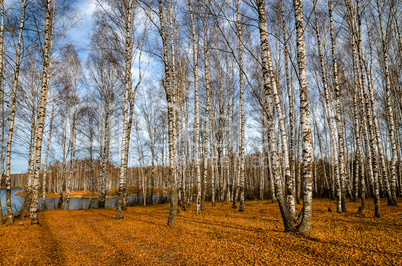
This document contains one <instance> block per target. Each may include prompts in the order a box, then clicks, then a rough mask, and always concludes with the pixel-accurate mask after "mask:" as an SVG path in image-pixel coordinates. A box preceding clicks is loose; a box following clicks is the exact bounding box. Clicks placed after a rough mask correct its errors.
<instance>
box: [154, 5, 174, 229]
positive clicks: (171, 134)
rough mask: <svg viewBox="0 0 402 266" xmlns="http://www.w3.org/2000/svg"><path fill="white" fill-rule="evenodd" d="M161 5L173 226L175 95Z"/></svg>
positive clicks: (170, 214)
mask: <svg viewBox="0 0 402 266" xmlns="http://www.w3.org/2000/svg"><path fill="white" fill-rule="evenodd" d="M158 3H159V22H160V27H161V28H160V34H161V38H162V44H163V62H164V68H165V80H164V87H165V92H166V100H167V103H168V121H169V179H170V182H171V205H170V213H169V218H168V225H173V224H174V222H175V221H176V215H177V209H178V202H177V182H176V176H175V170H174V169H175V149H174V143H175V129H174V120H173V112H174V104H173V101H172V100H173V99H172V98H173V95H172V92H171V88H170V70H169V61H168V50H167V42H166V31H165V22H164V16H163V3H162V0H158Z"/></svg>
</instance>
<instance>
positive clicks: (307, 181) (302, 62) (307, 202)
mask: <svg viewBox="0 0 402 266" xmlns="http://www.w3.org/2000/svg"><path fill="white" fill-rule="evenodd" d="M293 7H294V10H295V24H296V44H297V45H296V46H297V64H298V68H299V84H300V121H301V134H302V151H303V152H302V162H303V184H304V189H303V211H302V221H301V222H300V224H299V225H298V227H297V229H298V230H299V231H300V232H302V233H308V232H309V230H310V227H311V212H312V209H311V207H312V180H311V127H310V112H309V109H308V100H307V99H308V98H307V84H306V82H307V81H306V55H305V48H304V28H303V6H302V1H301V0H293Z"/></svg>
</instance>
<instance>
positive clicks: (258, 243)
mask: <svg viewBox="0 0 402 266" xmlns="http://www.w3.org/2000/svg"><path fill="white" fill-rule="evenodd" d="M329 206H331V207H332V209H333V210H335V207H336V206H335V202H334V201H332V202H331V201H329V200H314V203H313V224H312V228H311V232H310V234H309V235H300V234H294V233H285V232H283V225H282V222H281V218H280V213H279V209H278V206H277V204H272V203H266V202H265V201H264V202H262V201H261V202H257V201H255V202H246V206H245V207H246V208H245V209H246V210H245V212H243V213H239V212H238V211H237V210H234V209H232V208H230V207H231V205H230V204H228V205H225V204H223V203H218V204H217V206H216V207H214V208H212V207H210V204H209V203H208V204H207V208H206V210H205V211H204V212H203V213H202V214H201V215H196V213H195V206H194V205H193V206H192V207H191V208H189V209H188V210H187V211H185V212H183V211H182V212H181V213H180V214H178V216H177V221H176V224H175V225H174V226H173V227H168V226H166V222H167V216H168V213H169V204H165V205H157V206H147V207H140V206H137V207H129V208H128V210H127V211H126V212H125V213H124V215H125V219H123V220H116V219H115V212H116V209H115V208H107V209H103V210H98V209H92V210H76V211H65V210H48V211H44V212H40V213H39V219H40V223H41V225H37V226H31V225H30V220H29V218H25V219H23V220H21V221H16V224H15V225H14V226H9V227H5V226H3V227H0V265H11V264H13V265H14V264H17V265H48V264H54V265H100V264H106V265H155V264H158V265H163V264H166V265H172V264H174V265H184V264H186V265H214V264H215V265H228V264H236V265H244V264H255V265H261V264H269V265H280V264H285V265H316V264H320V265H321V264H325V265H327V264H336V265H340V264H349V265H356V264H369V265H401V264H402V207H401V206H402V201H401V200H399V205H398V206H396V207H388V206H387V205H386V202H385V200H383V201H382V210H381V211H382V218H381V219H377V218H374V217H373V210H374V206H373V202H372V201H369V202H368V209H367V210H366V211H365V213H363V215H361V216H359V217H358V216H356V212H357V209H358V206H359V204H357V203H348V212H347V213H343V214H338V213H336V212H328V207H329ZM298 207H300V206H298Z"/></svg>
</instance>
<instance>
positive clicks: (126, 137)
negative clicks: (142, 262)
mask: <svg viewBox="0 0 402 266" xmlns="http://www.w3.org/2000/svg"><path fill="white" fill-rule="evenodd" d="M132 9H133V1H132V0H130V1H128V5H127V6H126V17H125V30H126V32H125V34H126V36H125V54H124V59H125V63H126V66H125V78H124V85H125V91H124V105H123V137H122V143H121V164H120V177H119V198H118V201H117V209H116V219H123V213H122V211H123V205H124V204H123V202H124V193H125V191H126V190H127V163H128V152H129V147H130V133H131V131H129V129H131V128H130V127H129V124H128V120H129V118H128V115H129V114H128V105H129V97H130V93H131V86H132V83H131V63H132V62H131V61H132V41H131V35H132V34H131V30H132V21H131V20H132V11H133V10H132Z"/></svg>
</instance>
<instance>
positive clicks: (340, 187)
mask: <svg viewBox="0 0 402 266" xmlns="http://www.w3.org/2000/svg"><path fill="white" fill-rule="evenodd" d="M328 10H329V21H330V35H331V45H332V61H333V72H334V73H333V74H334V87H335V122H336V128H337V131H338V153H339V154H338V155H339V157H338V161H339V179H340V180H338V182H337V194H338V208H337V211H338V212H346V195H345V186H346V181H345V179H346V178H345V159H344V142H343V135H342V124H341V100H340V98H341V91H340V87H339V76H338V61H337V59H336V45H335V34H334V26H333V19H332V1H331V0H328ZM339 199H340V200H341V208H339Z"/></svg>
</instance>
